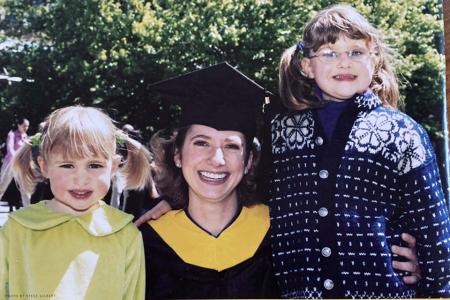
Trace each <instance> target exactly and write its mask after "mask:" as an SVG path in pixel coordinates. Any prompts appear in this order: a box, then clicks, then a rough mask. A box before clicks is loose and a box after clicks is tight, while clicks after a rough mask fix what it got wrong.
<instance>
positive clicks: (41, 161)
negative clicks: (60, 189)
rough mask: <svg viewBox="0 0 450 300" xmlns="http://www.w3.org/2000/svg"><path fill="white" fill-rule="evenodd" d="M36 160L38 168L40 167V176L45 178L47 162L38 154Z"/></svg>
mask: <svg viewBox="0 0 450 300" xmlns="http://www.w3.org/2000/svg"><path fill="white" fill-rule="evenodd" d="M37 162H38V165H39V168H40V169H41V174H42V176H44V177H45V178H47V173H48V167H47V163H46V162H45V160H44V158H43V157H42V156H40V155H39V156H38V157H37Z"/></svg>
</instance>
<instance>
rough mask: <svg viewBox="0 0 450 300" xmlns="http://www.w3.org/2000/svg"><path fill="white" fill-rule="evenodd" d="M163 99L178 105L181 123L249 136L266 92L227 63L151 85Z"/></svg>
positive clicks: (254, 131) (266, 94)
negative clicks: (237, 132)
mask: <svg viewBox="0 0 450 300" xmlns="http://www.w3.org/2000/svg"><path fill="white" fill-rule="evenodd" d="M151 89H152V90H154V91H157V92H159V93H160V94H161V95H162V96H163V99H167V100H169V101H171V102H172V103H175V104H179V105H180V106H181V121H180V126H188V125H193V124H199V125H205V126H209V127H213V128H215V129H217V130H233V131H239V132H242V133H243V134H244V135H245V136H246V138H247V139H249V140H252V139H253V137H254V136H255V133H256V120H257V118H258V117H259V115H260V113H261V111H262V105H263V101H264V99H265V97H266V96H268V95H269V94H270V93H268V92H267V91H266V90H265V89H264V88H263V87H262V86H260V85H258V84H257V83H255V82H254V81H253V80H251V79H250V78H248V77H247V76H245V75H244V74H242V73H241V72H239V71H238V70H236V69H235V68H233V67H232V66H231V65H229V64H228V63H225V62H224V63H220V64H217V65H214V66H211V67H207V68H204V69H200V70H196V71H193V72H190V73H187V74H184V75H181V76H178V77H175V78H171V79H167V80H163V81H159V82H157V83H154V84H152V85H151Z"/></svg>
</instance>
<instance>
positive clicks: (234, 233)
mask: <svg viewBox="0 0 450 300" xmlns="http://www.w3.org/2000/svg"><path fill="white" fill-rule="evenodd" d="M140 229H141V232H142V235H143V239H144V247H145V260H146V278H147V281H146V295H147V296H146V299H157V298H171V299H173V298H191V299H198V298H278V297H279V291H278V286H277V283H276V279H275V276H274V273H273V269H272V261H271V248H270V242H269V235H268V229H269V213H268V209H267V207H266V206H264V205H255V206H252V207H250V208H246V207H244V208H242V210H241V212H240V214H239V216H238V217H237V218H236V219H235V220H234V221H233V223H231V225H229V226H228V227H227V228H226V229H225V230H224V231H222V233H221V234H220V235H219V236H218V237H213V236H212V235H210V234H208V233H207V232H206V231H204V230H203V229H201V228H200V227H199V226H198V225H196V224H195V223H194V222H193V221H191V219H189V217H188V216H187V215H186V214H185V212H184V211H183V210H178V211H171V212H169V213H168V214H166V215H164V216H163V217H161V218H160V219H158V220H156V221H150V222H149V223H147V224H143V225H142V226H141V227H140Z"/></svg>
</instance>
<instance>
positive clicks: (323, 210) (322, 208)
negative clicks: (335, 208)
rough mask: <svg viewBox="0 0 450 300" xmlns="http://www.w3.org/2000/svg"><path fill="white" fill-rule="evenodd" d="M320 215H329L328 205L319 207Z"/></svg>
mask: <svg viewBox="0 0 450 300" xmlns="http://www.w3.org/2000/svg"><path fill="white" fill-rule="evenodd" d="M319 216H321V217H326V216H328V209H327V208H326V207H321V208H319Z"/></svg>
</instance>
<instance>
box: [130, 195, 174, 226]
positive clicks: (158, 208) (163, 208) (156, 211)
mask: <svg viewBox="0 0 450 300" xmlns="http://www.w3.org/2000/svg"><path fill="white" fill-rule="evenodd" d="M170 210H172V207H170V204H169V202H167V201H166V200H161V201H159V203H158V204H156V205H155V207H153V208H152V209H150V210H149V211H148V212H146V213H145V214H143V215H142V216H140V217H139V219H137V220H136V221H135V222H134V224H135V225H136V226H137V227H139V226H141V225H142V224H144V223H146V222H148V221H150V220H156V219H158V218H159V217H161V216H162V215H164V214H165V213H166V212H168V211H170Z"/></svg>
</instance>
